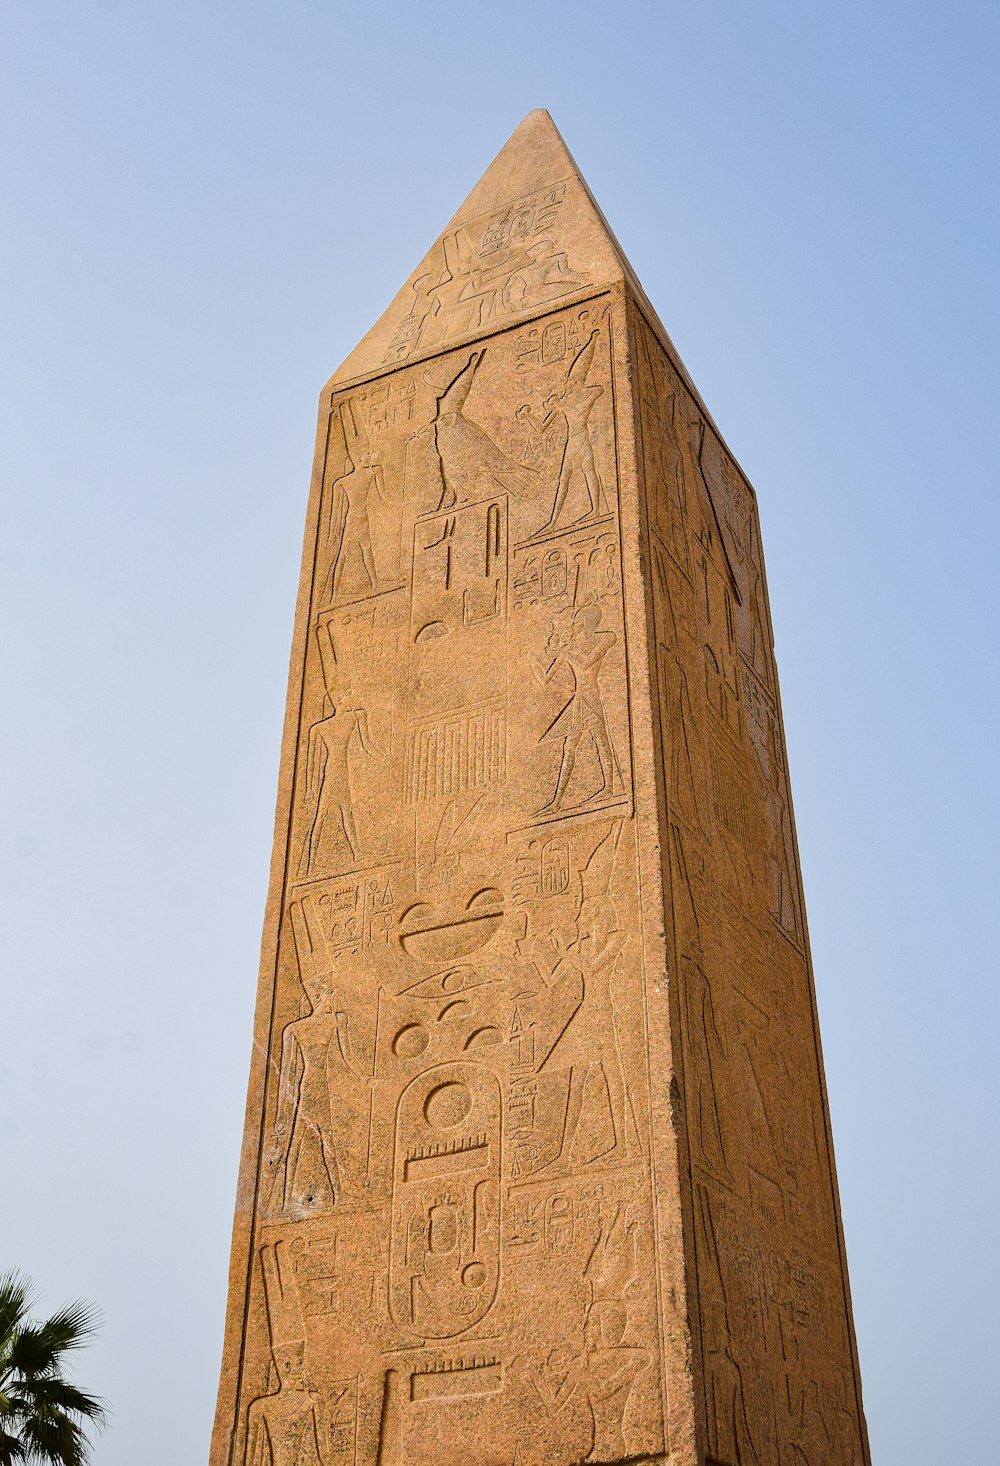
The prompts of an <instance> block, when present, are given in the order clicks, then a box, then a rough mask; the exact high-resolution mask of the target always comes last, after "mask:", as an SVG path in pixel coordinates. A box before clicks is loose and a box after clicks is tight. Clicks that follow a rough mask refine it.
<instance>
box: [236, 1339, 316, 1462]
mask: <svg viewBox="0 0 1000 1466" xmlns="http://www.w3.org/2000/svg"><path fill="white" fill-rule="evenodd" d="M304 1351H305V1341H304V1340H302V1339H298V1340H296V1341H294V1342H293V1343H288V1344H275V1345H274V1347H273V1348H272V1350H271V1357H272V1359H273V1360H274V1366H275V1368H276V1370H277V1371H278V1388H277V1390H276V1391H275V1392H274V1393H273V1394H271V1395H262V1396H261V1397H260V1399H257V1400H254V1402H253V1404H252V1405H251V1406H250V1411H249V1415H248V1417H247V1450H246V1463H247V1466H325V1463H324V1457H323V1452H322V1449H321V1445H320V1443H321V1441H322V1439H323V1429H322V1424H321V1417H320V1406H319V1400H318V1397H317V1396H316V1395H315V1394H313V1393H311V1392H310V1391H309V1390H307V1388H306V1384H305V1377H304V1372H303V1354H304Z"/></svg>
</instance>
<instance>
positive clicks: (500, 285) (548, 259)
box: [385, 180, 587, 362]
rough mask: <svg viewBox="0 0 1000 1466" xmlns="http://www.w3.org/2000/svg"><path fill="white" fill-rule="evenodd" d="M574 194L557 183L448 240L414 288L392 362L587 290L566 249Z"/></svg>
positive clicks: (482, 217) (391, 349)
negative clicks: (564, 242) (562, 240)
mask: <svg viewBox="0 0 1000 1466" xmlns="http://www.w3.org/2000/svg"><path fill="white" fill-rule="evenodd" d="M570 190H571V181H570V180H562V181H560V182H558V183H553V184H551V185H550V186H549V187H547V188H543V189H540V190H538V191H537V192H535V193H531V194H527V195H525V196H524V197H522V198H518V199H513V200H512V201H511V202H510V203H509V204H506V205H504V206H503V207H501V208H499V209H495V210H494V211H493V212H492V213H489V214H483V215H480V216H479V217H477V218H473V219H470V220H468V221H467V222H466V223H463V224H461V225H460V226H459V227H458V228H457V229H454V230H451V231H449V232H448V233H446V234H444V235H442V237H441V239H440V240H439V241H438V243H437V244H436V245H435V247H434V250H433V251H432V254H431V258H430V261H429V268H428V269H427V270H426V271H424V272H423V273H422V274H420V275H418V277H417V278H416V280H414V282H413V285H412V300H411V301H410V303H409V307H408V309H407V311H406V313H405V314H404V316H403V317H402V319H401V320H400V321H399V323H398V324H397V326H396V329H395V332H394V334H393V337H392V341H391V342H390V344H389V348H388V350H387V351H386V354H385V361H386V362H401V361H405V359H406V358H407V357H408V356H410V355H411V354H412V353H413V352H414V351H416V350H418V348H419V349H423V350H425V349H427V348H429V347H436V346H440V345H442V344H444V343H445V342H448V341H453V340H455V339H456V338H457V337H459V336H463V335H466V334H468V333H469V332H472V331H476V330H478V329H479V328H481V327H482V326H484V325H489V324H490V323H492V322H496V324H497V325H498V326H500V325H503V324H504V322H505V321H506V320H509V319H510V318H511V317H513V316H518V315H522V314H523V313H524V312H525V311H527V310H529V309H531V308H533V307H542V306H544V305H546V304H547V303H548V302H550V301H555V300H558V299H559V297H560V296H565V295H569V294H570V293H571V292H573V291H577V290H579V289H580V288H581V287H582V286H584V285H585V284H586V283H587V282H586V279H585V277H583V276H581V275H578V274H577V273H575V271H574V269H573V264H572V261H571V260H570V259H569V257H568V256H567V254H566V251H565V249H563V248H560V245H559V240H560V238H561V237H564V236H565V233H566V230H567V221H566V220H565V219H564V218H563V217H561V216H563V215H565V213H566V210H567V209H569V210H571V211H572V210H573V208H574V197H573V194H572V193H571V191H570Z"/></svg>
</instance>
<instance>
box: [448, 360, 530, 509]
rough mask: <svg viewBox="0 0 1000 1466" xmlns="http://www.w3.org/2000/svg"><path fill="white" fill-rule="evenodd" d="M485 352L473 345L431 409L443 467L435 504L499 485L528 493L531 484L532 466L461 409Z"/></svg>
mask: <svg viewBox="0 0 1000 1466" xmlns="http://www.w3.org/2000/svg"><path fill="white" fill-rule="evenodd" d="M485 355H486V352H485V350H483V351H474V352H472V354H471V356H470V357H469V359H468V361H467V362H466V363H465V365H464V366H463V367H462V368H461V370H460V371H459V372H458V374H457V375H456V376H454V377H453V378H452V379H451V381H450V382H449V383H448V384H447V385H446V386H445V388H444V390H443V391H442V393H441V395H440V396H439V397H438V398H437V411H436V413H435V415H434V421H433V430H434V447H435V450H436V452H437V456H438V461H439V464H440V472H441V498H440V501H439V503H438V505H437V509H438V511H439V512H440V510H442V509H452V508H454V507H455V505H456V504H465V503H467V502H468V500H470V499H475V498H480V497H482V495H483V494H484V493H486V494H490V493H495V492H496V490H497V488H498V487H499V488H504V489H508V490H509V491H510V492H511V493H517V492H521V493H527V492H528V491H529V490H530V489H531V488H532V485H533V480H534V474H533V472H532V471H531V470H530V469H527V468H521V467H519V466H518V465H517V464H516V463H513V462H512V461H511V459H509V458H508V457H507V455H506V454H505V453H504V452H503V451H502V450H501V449H500V448H498V447H497V445H496V443H494V441H493V439H492V438H491V437H490V436H489V434H488V433H486V432H484V431H483V429H482V428H481V427H480V426H479V424H478V423H476V422H473V421H472V419H471V418H469V417H467V416H466V414H465V406H466V402H467V401H468V398H469V394H470V392H471V391H472V388H473V384H474V382H475V379H476V372H477V370H478V368H479V366H480V363H481V362H482V360H483V357H484V356H485Z"/></svg>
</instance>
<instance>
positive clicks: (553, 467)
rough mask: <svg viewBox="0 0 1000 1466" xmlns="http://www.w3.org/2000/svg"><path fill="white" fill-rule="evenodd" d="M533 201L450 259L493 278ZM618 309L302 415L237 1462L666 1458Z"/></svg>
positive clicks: (455, 318)
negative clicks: (276, 941)
mask: <svg viewBox="0 0 1000 1466" xmlns="http://www.w3.org/2000/svg"><path fill="white" fill-rule="evenodd" d="M543 205H544V207H545V208H556V207H558V206H559V205H560V200H559V198H558V197H556V196H553V197H552V198H550V199H549V200H548V202H547V203H545V202H544V201H543V200H535V201H530V210H534V213H533V214H532V213H530V210H529V209H528V206H526V208H525V209H524V210H520V211H519V212H516V213H515V214H512V215H511V217H510V218H509V219H507V220H506V221H504V220H502V219H500V218H495V219H492V220H491V221H487V222H488V223H489V229H490V231H492V233H491V234H490V238H489V239H487V238H486V225H484V234H483V239H482V240H480V241H479V243H477V245H476V250H478V251H480V252H482V250H484V249H487V248H488V250H489V253H490V257H491V259H492V260H493V262H494V264H493V265H491V269H492V268H494V266H495V268H497V269H498V270H499V269H501V267H502V268H503V269H504V270H507V272H508V281H509V279H512V278H513V277H512V276H510V270H509V266H510V264H511V260H512V259H516V260H517V261H519V263H518V265H517V268H518V269H519V270H520V271H521V272H522V274H523V275H524V281H525V282H527V283H525V284H523V289H522V295H523V291H524V290H526V289H528V288H529V287H530V288H532V289H546V288H552V289H556V287H557V285H558V288H560V289H561V288H563V286H564V285H565V284H566V281H567V278H568V277H567V276H566V275H565V273H564V272H563V271H562V270H561V268H560V269H557V270H556V271H555V273H554V274H552V275H551V278H550V279H549V285H548V286H546V285H545V278H548V277H545V278H543V274H540V273H539V272H538V269H537V268H536V265H538V264H539V263H540V259H539V258H536V261H535V265H533V264H532V262H531V259H529V258H528V256H529V254H530V253H531V251H534V255H535V256H536V257H538V256H539V249H538V246H537V244H536V243H532V240H533V239H534V238H535V235H537V233H538V228H539V227H540V226H537V225H536V224H533V223H532V222H531V221H532V219H535V220H536V221H537V220H538V219H539V218H540V217H541V215H540V213H539V211H540V210H541V209H542V208H543ZM526 230H527V231H528V233H527V235H525V234H524V231H526ZM504 231H506V232H504ZM494 236H495V237H494ZM525 238H527V240H528V243H527V245H525V242H524V240H525ZM546 247H547V246H546ZM448 248H449V250H454V251H457V252H458V253H457V254H455V255H454V256H453V257H452V258H451V259H450V261H449V264H450V266H455V265H456V260H457V259H458V256H459V254H462V253H463V252H464V250H465V245H464V243H462V241H457V242H456V241H453V242H452V243H451V244H450V245H449V246H448ZM477 269H478V266H477ZM456 278H457V277H456ZM462 278H463V283H462V288H461V289H460V290H458V289H455V290H445V289H444V288H443V287H442V288H440V289H436V294H435V299H436V300H437V301H438V302H439V308H438V309H437V310H436V311H435V312H434V313H433V319H430V318H429V319H428V321H427V322H426V324H425V327H424V328H423V330H422V332H421V335H420V338H419V339H420V341H421V343H422V345H424V346H426V345H427V344H428V342H429V341H432V340H435V339H437V340H443V339H445V338H446V337H447V336H448V335H450V334H458V333H459V332H460V330H461V326H460V318H461V319H464V313H465V310H466V307H467V306H468V307H469V308H471V305H470V302H471V301H472V298H473V297H472V294H471V287H470V280H471V279H472V277H471V276H469V277H468V278H466V277H464V276H463V277H462ZM497 278H499V276H498V277H497ZM477 281H478V283H477V285H476V288H477V290H480V295H479V296H477V297H476V298H477V300H481V299H485V298H486V297H485V295H484V294H482V291H485V289H486V284H485V277H484V278H483V279H480V278H479V277H478V276H477ZM513 290H514V287H513V285H512V284H510V283H508V284H507V285H503V284H501V285H500V286H499V287H498V288H497V294H496V295H495V297H493V305H492V307H491V309H495V310H498V311H502V309H503V308H504V301H505V300H508V299H509V300H511V301H512V300H513V299H514V295H513ZM505 291H506V294H505V293H504V292H505ZM518 298H519V299H520V298H521V297H520V296H519V297H518ZM477 308H478V307H477ZM439 317H440V319H439ZM611 324H612V317H611V302H610V300H609V298H607V297H605V298H603V299H601V300H598V301H595V302H591V303H588V304H585V305H584V306H582V307H579V308H574V309H571V310H569V311H565V312H563V313H562V314H559V313H556V314H554V315H552V316H550V317H547V318H543V319H542V321H541V323H540V325H539V326H538V328H537V329H538V330H540V331H541V333H542V339H543V342H544V343H545V344H544V345H543V346H542V347H541V348H540V349H539V350H538V351H535V350H534V349H533V348H531V349H527V348H528V346H529V344H530V341H531V339H532V338H531V335H530V331H529V332H528V333H527V335H526V334H525V333H519V332H517V331H516V330H511V331H508V332H506V333H504V334H500V335H498V336H496V337H494V338H492V339H491V340H490V341H489V342H488V343H487V344H486V346H485V347H480V348H478V349H477V350H476V351H472V352H470V351H468V350H465V351H461V350H459V351H453V352H451V353H445V354H441V355H438V356H436V357H434V358H432V359H431V361H430V362H429V363H427V364H425V365H423V366H421V367H419V368H416V367H414V368H407V367H401V368H398V369H395V370H392V371H390V372H389V373H388V374H387V375H386V376H385V377H384V378H382V379H381V380H380V381H379V382H376V383H369V384H367V386H364V387H362V388H358V389H354V390H351V391H348V392H347V393H343V394H340V395H339V396H337V395H335V396H334V397H333V398H332V400H331V402H330V406H329V428H328V432H327V439H326V446H325V455H326V456H325V462H324V466H323V477H322V493H321V502H320V513H319V526H318V535H317V542H316V556H315V563H314V566H313V572H312V608H311V612H310V624H309V629H308V635H307V640H306V653H305V681H304V691H303V697H302V707H301V720H300V733H299V755H298V762H297V767H296V793H295V803H294V808H293V817H292V831H293V833H292V866H291V872H290V876H291V879H290V881H289V885H288V888H287V891H286V896H285V904H284V907H283V915H282V936H281V945H280V951H279V984H278V994H277V1000H276V1005H275V1013H274V1036H273V1039H272V1064H271V1070H270V1082H269V1086H268V1095H267V1102H266V1117H265V1126H264V1143H263V1148H262V1166H261V1173H260V1189H259V1201H258V1232H257V1235H258V1254H259V1255H260V1257H261V1258H262V1259H263V1258H265V1257H266V1258H268V1259H270V1258H271V1257H275V1258H280V1259H281V1261H282V1266H283V1269H284V1271H283V1274H282V1275H283V1276H287V1285H286V1291H290V1296H292V1295H293V1296H294V1298H295V1300H296V1307H297V1310H298V1312H297V1315H296V1316H297V1319H298V1323H297V1324H296V1333H295V1339H294V1343H295V1349H296V1359H297V1360H298V1361H299V1363H297V1364H296V1363H295V1362H294V1361H293V1367H292V1369H291V1373H290V1374H286V1380H287V1382H286V1383H284V1384H282V1385H281V1386H280V1388H279V1390H278V1391H277V1392H276V1393H269V1392H268V1389H267V1388H266V1386H268V1384H269V1378H268V1367H267V1355H266V1347H267V1340H266V1338H264V1337H258V1335H256V1334H254V1333H253V1331H252V1329H248V1335H247V1338H248V1351H249V1352H248V1355H247V1359H246V1363H245V1366H244V1381H245V1383H244V1390H243V1396H242V1400H243V1403H242V1406H241V1415H240V1418H239V1420H238V1422H237V1431H236V1437H235V1439H236V1440H237V1454H236V1456H235V1457H234V1461H233V1466H237V1463H238V1466H245V1463H246V1462H250V1461H252V1460H253V1459H254V1458H253V1456H252V1454H249V1453H251V1452H252V1451H253V1450H257V1449H258V1447H257V1445H256V1444H255V1441H256V1437H255V1436H254V1431H256V1434H257V1436H259V1435H260V1428H259V1425H258V1421H259V1420H261V1419H263V1416H264V1413H265V1412H267V1414H268V1418H271V1417H273V1418H275V1419H277V1418H278V1414H279V1413H280V1412H281V1411H283V1412H285V1414H287V1415H288V1416H289V1418H292V1417H294V1420H295V1421H296V1422H297V1424H296V1425H295V1427H294V1429H295V1430H297V1431H298V1437H297V1439H298V1440H299V1441H300V1445H299V1446H296V1447H295V1449H299V1448H300V1447H301V1441H307V1440H308V1442H309V1446H308V1449H309V1450H313V1447H312V1444H311V1440H312V1437H311V1436H309V1434H308V1432H309V1431H310V1430H311V1431H312V1432H313V1434H314V1435H315V1441H316V1445H315V1450H314V1455H315V1457H316V1460H317V1461H319V1462H321V1463H323V1466H325V1463H326V1462H327V1461H328V1460H337V1461H338V1462H339V1461H345V1462H346V1461H350V1462H351V1463H352V1466H365V1463H371V1466H375V1463H377V1462H394V1463H398V1466H410V1463H413V1466H445V1462H446V1461H448V1462H450V1461H453V1460H455V1459H464V1458H465V1455H467V1458H468V1459H472V1458H473V1455H474V1456H475V1459H477V1460H480V1461H483V1462H487V1463H488V1462H495V1463H496V1466H509V1463H510V1462H512V1461H513V1460H514V1459H515V1458H517V1459H520V1460H523V1461H525V1462H528V1461H537V1462H538V1463H539V1466H550V1463H551V1466H554V1463H565V1466H570V1463H571V1462H573V1461H576V1460H580V1459H583V1457H584V1456H586V1457H588V1459H591V1460H593V1461H609V1462H610V1461H617V1460H619V1459H620V1458H621V1457H622V1456H623V1455H642V1456H647V1457H651V1456H655V1455H658V1454H659V1453H660V1452H662V1450H663V1448H664V1444H665V1440H664V1420H663V1412H662V1394H663V1389H662V1380H661V1374H660V1371H661V1368H662V1361H661V1356H660V1343H659V1336H658V1325H657V1314H656V1305H655V1295H654V1286H655V1285H654V1276H653V1266H652V1257H653V1217H652V1211H651V1206H652V1197H651V1177H650V1171H649V1139H648V1133H647V1129H646V1126H647V1120H646V1116H647V1111H648V1103H647V1100H646V1098H645V1088H644V1087H645V1079H644V1067H643V1062H642V1057H641V1056H642V1053H643V1049H644V1036H643V1035H644V1027H643V1025H644V1016H643V1000H642V990H641V980H642V970H643V959H642V954H641V949H640V945H639V933H638V921H637V910H638V906H637V902H638V872H637V856H638V851H637V844H636V837H635V830H634V826H633V822H632V819H631V778H630V771H631V758H630V744H629V724H628V714H627V706H628V700H627V667H626V649H627V648H626V637H625V625H624V605H623V595H622V578H621V545H620V529H619V522H618V482H617V474H618V468H617V462H618V459H617V451H616V438H615V414H614V392H615V384H614V377H613V366H612V350H611ZM531 329H535V328H531ZM435 332H440V333H441V334H440V336H438V337H435V335H434V333H435ZM545 440H548V441H550V442H551V443H554V444H555V451H552V452H548V451H546V449H545V446H544V443H545ZM536 1216H541V1218H542V1221H541V1223H540V1224H539V1225H540V1226H541V1231H540V1232H539V1236H540V1237H541V1238H542V1239H543V1250H542V1251H541V1252H540V1251H539V1249H538V1248H537V1247H536V1246H535V1245H534V1244H533V1243H531V1242H529V1241H528V1240H527V1239H528V1236H529V1235H530V1232H529V1229H530V1228H531V1227H534V1226H535V1225H536V1223H535V1222H534V1220H533V1219H534V1218H535V1217H536ZM352 1246H353V1247H354V1249H355V1252H354V1257H353V1268H352V1265H351V1264H352V1257H351V1253H350V1250H349V1249H350V1248H351V1247H352ZM359 1249H360V1251H359ZM546 1257H548V1258H550V1259H556V1260H557V1261H556V1264H555V1266H554V1271H553V1273H552V1278H553V1279H554V1282H555V1288H556V1292H555V1295H553V1301H552V1306H551V1308H550V1309H548V1310H547V1312H548V1313H549V1315H550V1318H549V1320H548V1322H547V1323H546V1326H545V1328H544V1329H540V1328H539V1325H538V1320H537V1319H536V1318H535V1317H534V1314H535V1312H536V1310H535V1309H534V1307H533V1298H534V1295H535V1291H536V1288H537V1273H538V1268H539V1266H540V1265H544V1263H545V1259H546ZM270 1266H271V1264H270V1262H268V1267H270ZM266 1276H267V1274H266V1271H264V1270H263V1262H261V1264H260V1266H258V1268H257V1270H256V1271H255V1272H254V1274H253V1277H252V1279H251V1299H250V1313H249V1318H250V1319H251V1320H252V1318H253V1317H254V1314H255V1310H256V1312H257V1313H258V1314H259V1312H260V1309H261V1298H260V1293H261V1289H262V1288H263V1285H264V1281H265V1278H266ZM269 1298H270V1294H268V1295H267V1299H265V1300H263V1301H264V1302H265V1303H267V1302H268V1299H269ZM268 1306H270V1305H269V1304H268ZM345 1310H350V1320H351V1327H350V1329H349V1330H342V1331H341V1332H340V1333H338V1332H337V1325H338V1321H341V1322H342V1321H344V1320H345V1317H346V1315H345ZM278 1342H279V1343H282V1342H283V1341H282V1340H279V1341H278ZM326 1348H328V1349H329V1351H330V1352H329V1354H327V1353H321V1350H323V1349H326ZM272 1354H273V1350H272ZM274 1357H275V1358H276V1357H277V1356H274ZM282 1357H284V1356H282ZM321 1360H322V1363H321ZM273 1367H274V1366H273V1364H272V1368H273ZM296 1371H297V1372H296ZM331 1371H332V1373H331ZM261 1381H263V1383H261ZM268 1401H270V1402H271V1403H268ZM279 1407H280V1409H279ZM443 1424H444V1425H446V1427H447V1430H446V1431H445V1430H443ZM291 1431H292V1426H289V1427H287V1429H286V1434H289V1433H290V1432H291ZM272 1434H273V1432H272ZM445 1438H446V1440H447V1445H445V1444H442V1442H443V1441H444V1440H445ZM289 1439H290V1434H289ZM463 1442H464V1443H465V1444H464V1446H463ZM289 1449H291V1447H290V1448H289ZM302 1449H304V1448H302ZM241 1452H242V1453H243V1454H242V1455H241V1454H240V1453H241ZM463 1453H465V1454H463ZM277 1459H278V1458H277V1456H276V1457H275V1461H277ZM306 1459H309V1458H308V1457H307V1456H303V1460H306ZM310 1466H311V1462H310Z"/></svg>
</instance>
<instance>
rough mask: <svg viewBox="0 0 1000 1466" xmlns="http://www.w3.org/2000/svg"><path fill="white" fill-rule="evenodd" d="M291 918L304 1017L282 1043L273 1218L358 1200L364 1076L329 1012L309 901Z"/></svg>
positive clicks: (330, 984) (346, 1021)
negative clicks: (306, 1002) (306, 1009)
mask: <svg viewBox="0 0 1000 1466" xmlns="http://www.w3.org/2000/svg"><path fill="white" fill-rule="evenodd" d="M289 916H290V919H291V923H292V931H293V933H294V937H295V946H296V951H297V953H298V959H299V974H300V977H301V980H302V986H303V988H304V989H305V992H306V996H307V997H308V1000H309V1004H310V1012H309V1014H308V1015H307V1016H306V1017H305V1018H298V1019H296V1020H295V1021H294V1022H292V1023H289V1024H287V1026H286V1027H285V1030H284V1032H283V1034H282V1036H281V1064H280V1069H279V1073H278V1102H277V1111H276V1116H275V1122H274V1130H273V1143H272V1146H271V1150H270V1153H269V1156H268V1163H269V1168H270V1170H271V1172H272V1178H273V1179H272V1183H271V1196H270V1208H269V1209H270V1212H271V1215H272V1216H283V1215H286V1214H288V1213H290V1212H291V1213H294V1214H296V1215H298V1214H299V1213H300V1212H305V1213H312V1214H315V1213H316V1212H318V1211H324V1210H328V1209H329V1208H330V1207H332V1206H334V1205H336V1203H337V1202H338V1201H340V1200H341V1199H342V1198H343V1197H344V1196H345V1195H349V1194H357V1192H358V1191H359V1190H360V1189H361V1187H362V1186H363V1184H364V1183H363V1175H362V1174H361V1172H362V1167H361V1163H360V1152H361V1150H362V1148H363V1145H362V1132H363V1131H365V1127H366V1126H367V1123H368V1113H367V1109H368V1105H367V1089H368V1085H369V1081H370V1075H369V1071H368V1067H367V1066H366V1065H365V1064H363V1063H362V1062H361V1061H360V1059H359V1058H358V1056H356V1055H355V1054H354V1053H353V1051H352V1043H351V1032H350V1017H349V1015H348V1014H347V1013H346V1012H344V1011H342V1010H340V1011H338V1010H337V1008H336V1005H335V997H334V964H333V959H332V958H331V956H330V954H329V951H328V949H327V946H326V939H325V937H324V935H323V930H322V924H321V920H320V917H319V916H318V914H317V912H316V911H315V909H314V907H313V905H312V901H311V898H310V897H308V896H306V897H303V899H302V901H301V902H298V901H297V902H294V903H293V904H292V906H291V907H290V908H289ZM352 1099H353V1101H354V1102H353V1103H352ZM365 1136H366V1131H365Z"/></svg>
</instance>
